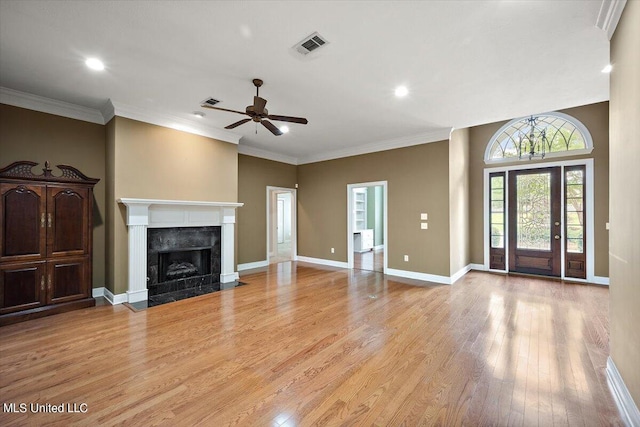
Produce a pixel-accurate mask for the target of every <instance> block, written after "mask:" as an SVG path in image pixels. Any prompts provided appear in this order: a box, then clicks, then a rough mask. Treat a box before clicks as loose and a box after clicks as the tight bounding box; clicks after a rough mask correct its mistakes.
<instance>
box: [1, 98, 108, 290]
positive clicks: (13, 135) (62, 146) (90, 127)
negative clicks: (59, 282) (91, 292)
mask: <svg viewBox="0 0 640 427" xmlns="http://www.w3.org/2000/svg"><path fill="white" fill-rule="evenodd" d="M104 156H105V129H104V126H102V125H98V124H94V123H88V122H83V121H80V120H74V119H69V118H65V117H60V116H54V115H52V114H46V113H40V112H37V111H32V110H25V109H23V108H18V107H13V106H9V105H4V104H1V105H0V167H4V166H7V165H8V164H10V163H12V162H15V161H18V160H31V161H34V162H38V163H40V165H42V167H44V162H45V161H46V160H48V161H49V162H50V163H51V165H52V168H53V173H54V174H56V173H57V174H59V173H60V171H59V170H57V168H56V167H55V165H58V164H64V165H70V166H73V167H75V168H77V169H78V170H80V172H82V173H84V174H85V175H87V176H89V177H91V178H99V179H100V182H98V183H97V184H96V185H95V187H94V193H93V194H94V211H93V287H94V288H97V287H102V286H104V284H105V282H106V279H105V229H106V227H105V223H106V210H105V205H106V203H105V188H106V180H105V177H106V175H105V165H104ZM36 168H37V170H34V171H35V172H36V173H37V172H40V169H41V166H37V167H36Z"/></svg>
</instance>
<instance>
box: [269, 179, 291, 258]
mask: <svg viewBox="0 0 640 427" xmlns="http://www.w3.org/2000/svg"><path fill="white" fill-rule="evenodd" d="M295 212H296V190H295V189H293V188H282V187H267V260H268V262H269V264H272V263H279V262H285V261H291V260H293V259H294V257H295V254H296V242H297V238H296V213H295Z"/></svg>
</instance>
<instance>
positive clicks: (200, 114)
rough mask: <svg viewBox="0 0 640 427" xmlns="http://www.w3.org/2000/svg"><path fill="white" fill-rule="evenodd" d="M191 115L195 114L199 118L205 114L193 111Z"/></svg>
mask: <svg viewBox="0 0 640 427" xmlns="http://www.w3.org/2000/svg"><path fill="white" fill-rule="evenodd" d="M193 115H194V116H196V117H197V118H199V119H201V118H203V117H204V116H205V114H204V113H203V112H202V111H194V112H193Z"/></svg>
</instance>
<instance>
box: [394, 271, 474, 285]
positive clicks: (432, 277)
mask: <svg viewBox="0 0 640 427" xmlns="http://www.w3.org/2000/svg"><path fill="white" fill-rule="evenodd" d="M463 270H464V269H463ZM385 274H387V275H390V276H398V277H404V278H405V279H415V280H423V281H425V282H433V283H439V284H441V285H450V284H452V283H453V282H452V281H451V277H448V276H438V275H437V274H428V273H418V272H417V271H408V270H397V269H395V268H387V271H386V273H385ZM456 274H457V273H456Z"/></svg>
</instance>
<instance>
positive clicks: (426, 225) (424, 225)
mask: <svg viewBox="0 0 640 427" xmlns="http://www.w3.org/2000/svg"><path fill="white" fill-rule="evenodd" d="M420 229H421V230H428V229H429V223H428V222H421V223H420Z"/></svg>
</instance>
